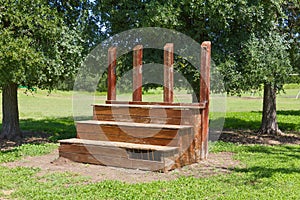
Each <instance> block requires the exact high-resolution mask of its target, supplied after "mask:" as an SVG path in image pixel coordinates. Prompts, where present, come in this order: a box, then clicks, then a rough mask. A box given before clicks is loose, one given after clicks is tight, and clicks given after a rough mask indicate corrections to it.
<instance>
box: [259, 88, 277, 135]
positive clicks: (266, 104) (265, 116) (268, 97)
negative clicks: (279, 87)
mask: <svg viewBox="0 0 300 200" xmlns="http://www.w3.org/2000/svg"><path fill="white" fill-rule="evenodd" d="M259 133H261V134H280V133H281V131H280V130H279V128H278V123H277V116H276V88H275V87H274V86H272V85H271V84H265V85H264V99H263V113H262V122H261V127H260V129H259Z"/></svg>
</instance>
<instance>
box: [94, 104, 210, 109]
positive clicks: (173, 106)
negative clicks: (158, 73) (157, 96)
mask: <svg viewBox="0 0 300 200" xmlns="http://www.w3.org/2000/svg"><path fill="white" fill-rule="evenodd" d="M92 106H101V107H114V108H118V107H121V108H129V107H130V108H147V109H174V110H193V109H196V110H199V109H203V108H205V107H204V106H203V105H202V106H201V105H198V104H195V105H183V106H181V105H152V104H151V105H144V104H93V105H92Z"/></svg>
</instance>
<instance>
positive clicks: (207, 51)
mask: <svg viewBox="0 0 300 200" xmlns="http://www.w3.org/2000/svg"><path fill="white" fill-rule="evenodd" d="M210 62H211V43H210V42H203V43H202V44H201V76H202V74H203V76H202V80H200V84H201V85H200V102H206V106H205V109H204V110H203V112H202V130H201V154H200V159H206V158H207V156H208V133H209V128H208V126H209V93H210ZM201 87H202V89H201Z"/></svg>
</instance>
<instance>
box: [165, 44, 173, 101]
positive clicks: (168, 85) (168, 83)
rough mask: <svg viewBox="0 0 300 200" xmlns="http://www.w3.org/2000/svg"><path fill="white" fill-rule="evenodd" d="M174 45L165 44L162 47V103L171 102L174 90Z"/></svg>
mask: <svg viewBox="0 0 300 200" xmlns="http://www.w3.org/2000/svg"><path fill="white" fill-rule="evenodd" d="M173 64H174V44H173V43H167V44H166V45H165V46H164V102H166V103H172V102H173V93H174V92H173V90H174V78H173V77H174V72H173Z"/></svg>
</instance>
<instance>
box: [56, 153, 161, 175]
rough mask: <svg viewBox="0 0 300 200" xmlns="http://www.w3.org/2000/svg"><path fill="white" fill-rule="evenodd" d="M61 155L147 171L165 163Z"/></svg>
mask: <svg viewBox="0 0 300 200" xmlns="http://www.w3.org/2000/svg"><path fill="white" fill-rule="evenodd" d="M59 155H60V156H61V157H65V158H68V159H70V160H73V161H75V162H81V163H91V164H98V165H104V166H114V167H123V168H131V169H141V170H148V171H161V170H164V168H165V165H164V163H162V162H156V161H148V160H132V159H126V158H114V157H110V156H101V155H88V154H80V153H69V152H59Z"/></svg>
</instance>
